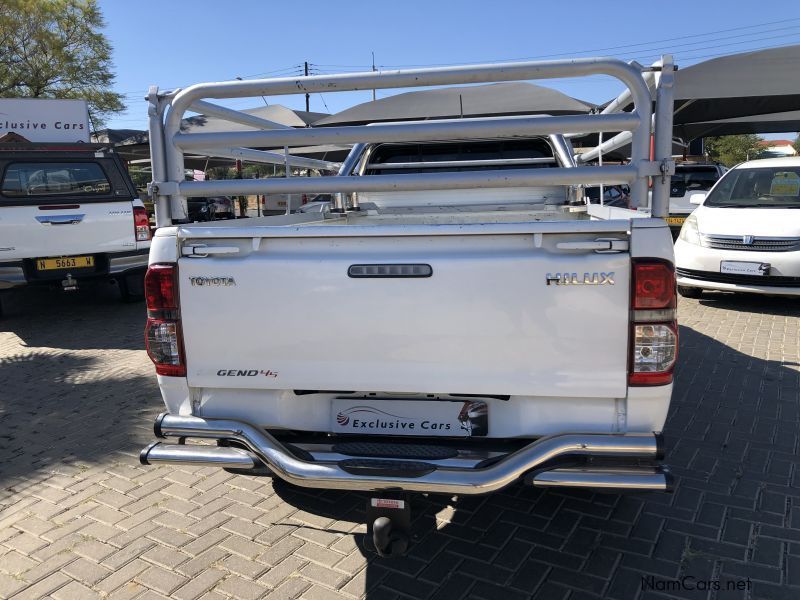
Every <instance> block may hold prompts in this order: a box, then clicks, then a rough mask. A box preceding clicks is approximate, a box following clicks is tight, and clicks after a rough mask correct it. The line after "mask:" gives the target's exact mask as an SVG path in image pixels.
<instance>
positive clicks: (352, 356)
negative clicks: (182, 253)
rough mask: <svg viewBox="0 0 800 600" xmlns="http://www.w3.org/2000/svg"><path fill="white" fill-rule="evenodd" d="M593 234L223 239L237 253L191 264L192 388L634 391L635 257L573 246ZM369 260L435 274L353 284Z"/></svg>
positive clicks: (184, 272) (187, 290)
mask: <svg viewBox="0 0 800 600" xmlns="http://www.w3.org/2000/svg"><path fill="white" fill-rule="evenodd" d="M569 226H570V225H569V224H568V223H567V224H565V229H568V228H569ZM614 237H616V238H618V239H627V237H626V234H624V233H619V234H614ZM596 238H597V235H596V234H576V233H548V234H545V235H541V234H536V235H531V234H510V235H448V236H437V235H427V236H420V235H417V236H405V237H403V236H400V237H386V236H382V237H336V238H326V237H316V238H308V237H306V238H292V237H282V238H277V239H262V240H260V242H259V240H257V239H256V240H213V243H215V244H218V245H219V244H226V245H228V246H230V245H232V244H233V245H237V246H239V250H240V251H239V253H238V254H233V255H231V254H227V255H226V254H220V255H215V256H214V255H210V256H208V257H205V258H194V257H193V258H182V259H181V260H180V261H179V274H180V302H181V314H182V320H183V331H184V340H185V347H186V359H187V367H188V380H189V384H190V385H191V386H193V387H217V388H219V387H228V388H249V389H294V390H342V391H363V392H368V391H376V392H378V391H384V392H417V393H441V394H491V395H535V396H565V397H584V398H590V397H597V398H600V397H602V398H613V397H624V396H625V394H626V372H627V355H628V351H627V347H628V310H629V309H628V306H629V280H630V259H629V256H628V254H627V252H626V251H623V252H616V253H602V254H600V253H595V252H594V251H592V250H585V249H580V248H575V243H576V242H579V243H580V242H584V243H585V242H587V241H591V240H594V239H596ZM199 241H200V240H195V241H194V243H197V242H199ZM565 242H567V244H565ZM209 243H211V241H209ZM559 244H560V245H561V247H559ZM570 244H571V246H572V247H571V248H569V246H570ZM578 245H580V244H578ZM364 264H368V265H392V264H394V265H397V264H407V265H430V267H431V274H430V276H428V277H402V278H399V277H394V278H393V277H370V276H367V277H352V276H350V275H349V274H348V271H349V269H350V267H351V266H353V265H364ZM361 272H363V273H367V274H369V273H370V271H369V269H367V270H362V271H361ZM371 272H372V273H373V274H375V273H379V272H380V270H378V271H376V270H374V269H373V270H372V271H371ZM556 274H568V275H567V277H566V278H565V279H566V280H567V281H569V284H568V285H564V284H563V281H562V282H560V284H559V283H556V281H555V280H554V278H555V276H556ZM573 274H574V275H573ZM604 274H605V275H604ZM611 274H613V275H611ZM548 275H549V276H550V279H551V280H550V284H548ZM612 281H613V283H612Z"/></svg>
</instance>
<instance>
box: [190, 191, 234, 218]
mask: <svg viewBox="0 0 800 600" xmlns="http://www.w3.org/2000/svg"><path fill="white" fill-rule="evenodd" d="M187 204H188V208H189V220H190V221H216V220H217V219H233V216H234V209H233V200H231V199H230V198H228V197H227V196H214V197H211V198H188V199H187Z"/></svg>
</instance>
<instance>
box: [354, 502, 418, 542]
mask: <svg viewBox="0 0 800 600" xmlns="http://www.w3.org/2000/svg"><path fill="white" fill-rule="evenodd" d="M410 539H411V503H410V502H409V501H408V495H407V494H388V493H387V494H382V495H381V496H380V497H377V496H374V497H372V498H370V499H369V500H368V501H367V535H366V537H365V538H364V549H365V550H367V551H369V552H374V553H375V554H377V555H378V556H382V557H384V558H397V557H400V556H405V555H406V552H408V546H409V541H410Z"/></svg>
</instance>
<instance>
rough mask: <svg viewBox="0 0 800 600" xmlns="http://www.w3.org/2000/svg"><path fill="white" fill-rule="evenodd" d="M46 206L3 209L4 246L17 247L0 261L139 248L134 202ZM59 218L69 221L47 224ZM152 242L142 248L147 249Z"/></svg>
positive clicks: (0, 220) (0, 224) (1, 231)
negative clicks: (134, 224)
mask: <svg viewBox="0 0 800 600" xmlns="http://www.w3.org/2000/svg"><path fill="white" fill-rule="evenodd" d="M69 204H73V203H72V202H69ZM42 206H45V207H46V209H44V210H43V209H42V208H41V207H39V206H6V207H2V208H0V239H2V240H3V241H2V245H3V246H4V247H9V248H13V249H11V250H5V251H3V252H2V253H1V254H0V260H2V259H16V258H38V257H47V256H68V255H74V254H91V253H98V252H125V251H128V250H136V249H137V244H136V238H135V235H134V229H133V203H132V201H130V200H128V201H122V202H119V201H117V202H86V203H81V204H80V205H79V206H78V207H76V208H59V209H57V210H52V209H51V207H47V205H42ZM48 209H49V210H48ZM59 218H61V219H62V220H64V221H69V222H68V223H66V224H62V225H54V224H50V223H48V222H47V220H55V219H59ZM42 221H44V222H42ZM148 243H149V242H146V243H144V244H142V245H140V246H139V247H140V248H147V244H148Z"/></svg>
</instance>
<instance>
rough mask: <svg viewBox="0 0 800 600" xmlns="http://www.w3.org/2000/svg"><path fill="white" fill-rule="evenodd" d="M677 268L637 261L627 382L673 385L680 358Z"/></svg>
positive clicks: (661, 261) (665, 264)
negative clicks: (676, 286)
mask: <svg viewBox="0 0 800 600" xmlns="http://www.w3.org/2000/svg"><path fill="white" fill-rule="evenodd" d="M677 306H678V298H677V295H676V289H675V267H674V266H673V265H672V263H669V262H667V261H664V260H659V259H634V261H633V281H632V290H631V313H632V319H631V336H630V337H631V340H630V346H631V356H630V367H629V373H628V383H629V384H630V385H634V386H641V385H665V384H667V383H672V373H673V370H674V369H675V361H676V359H677V357H678V322H677Z"/></svg>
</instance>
